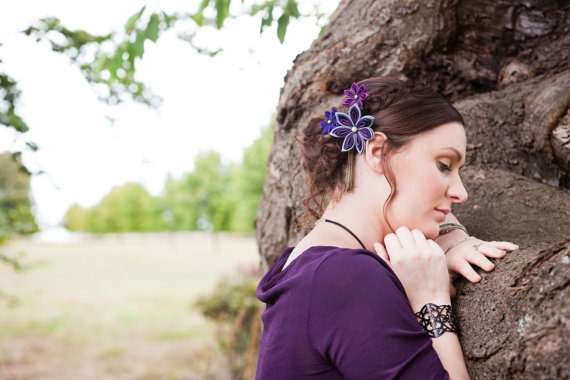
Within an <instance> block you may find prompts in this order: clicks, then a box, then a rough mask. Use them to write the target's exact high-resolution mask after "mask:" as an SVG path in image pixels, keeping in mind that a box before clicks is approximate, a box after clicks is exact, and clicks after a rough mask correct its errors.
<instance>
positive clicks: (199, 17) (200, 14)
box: [192, 0, 210, 26]
mask: <svg viewBox="0 0 570 380" xmlns="http://www.w3.org/2000/svg"><path fill="white" fill-rule="evenodd" d="M209 4H210V0H202V2H201V3H200V7H198V10H197V11H196V13H195V14H193V15H192V20H194V22H195V23H196V24H197V25H198V26H203V25H204V9H206V7H207V6H208V5H209Z"/></svg>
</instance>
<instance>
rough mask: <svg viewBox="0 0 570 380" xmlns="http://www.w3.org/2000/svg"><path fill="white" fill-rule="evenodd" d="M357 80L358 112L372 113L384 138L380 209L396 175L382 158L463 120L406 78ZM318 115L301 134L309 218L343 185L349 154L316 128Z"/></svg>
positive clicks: (393, 187) (319, 212)
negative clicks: (384, 186)
mask: <svg viewBox="0 0 570 380" xmlns="http://www.w3.org/2000/svg"><path fill="white" fill-rule="evenodd" d="M359 84H360V85H362V84H365V85H366V92H367V93H368V98H367V99H366V100H365V101H364V106H363V109H362V114H363V115H372V116H374V125H373V126H372V129H374V131H379V132H383V133H384V134H385V135H386V136H387V138H388V139H387V143H386V144H385V145H384V149H383V152H382V153H383V154H382V157H383V161H384V170H385V173H386V179H387V180H388V183H389V184H390V187H391V192H390V195H389V197H388V199H387V200H386V203H385V204H384V215H386V210H387V207H388V205H389V204H390V202H391V201H392V199H393V198H394V196H395V195H396V181H395V177H394V173H393V171H392V168H391V167H390V164H389V162H388V160H387V158H388V157H389V156H390V155H391V154H392V153H393V152H396V151H397V150H398V149H401V148H403V147H405V146H406V145H407V144H409V143H410V142H411V141H412V139H413V138H414V137H416V136H418V135H419V134H421V133H424V132H427V131H430V130H432V129H434V128H436V127H438V126H440V125H443V124H447V123H451V122H458V123H460V124H461V125H464V124H465V123H464V121H463V117H462V116H461V114H460V113H459V112H458V111H457V110H456V109H455V107H453V106H452V105H451V104H450V103H449V102H448V101H447V100H445V99H444V98H443V97H442V96H441V95H439V94H437V93H436V92H434V91H432V90H430V89H428V88H427V87H425V86H421V85H417V84H415V83H414V82H412V81H401V80H398V79H394V78H370V79H366V80H363V81H362V82H360V83H359ZM323 119H324V118H323V117H321V118H313V119H311V120H310V121H309V124H308V125H307V126H306V127H305V129H304V130H303V131H302V135H301V154H302V157H303V169H304V171H305V174H306V176H307V179H308V185H309V193H308V195H307V197H306V198H305V200H304V202H303V204H304V205H305V207H307V209H308V211H309V212H310V213H311V215H312V216H314V217H315V218H320V216H321V215H322V213H323V211H324V202H326V200H327V198H328V197H329V196H331V195H333V194H338V193H337V192H336V191H337V190H340V189H343V188H344V186H345V181H346V170H347V161H348V160H347V157H348V154H353V152H350V153H346V152H342V151H341V148H342V141H343V139H339V138H335V137H333V136H330V135H328V134H322V133H321V127H320V124H319V123H320V122H321V121H322V120H323Z"/></svg>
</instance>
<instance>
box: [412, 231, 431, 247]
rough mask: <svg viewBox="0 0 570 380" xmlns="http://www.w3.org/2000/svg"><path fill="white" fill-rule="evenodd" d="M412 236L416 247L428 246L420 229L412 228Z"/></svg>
mask: <svg viewBox="0 0 570 380" xmlns="http://www.w3.org/2000/svg"><path fill="white" fill-rule="evenodd" d="M412 237H413V238H414V241H415V243H416V245H417V246H418V247H421V248H424V249H425V248H429V245H428V243H427V240H426V237H425V235H424V234H423V233H422V232H421V231H420V230H412Z"/></svg>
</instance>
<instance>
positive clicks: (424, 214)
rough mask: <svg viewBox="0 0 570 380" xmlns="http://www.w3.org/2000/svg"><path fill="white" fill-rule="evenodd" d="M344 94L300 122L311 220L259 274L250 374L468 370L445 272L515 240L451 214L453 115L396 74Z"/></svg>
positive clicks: (459, 138) (352, 375)
mask: <svg viewBox="0 0 570 380" xmlns="http://www.w3.org/2000/svg"><path fill="white" fill-rule="evenodd" d="M345 94H346V96H347V97H346V99H345V100H344V102H343V105H344V106H346V107H347V108H348V111H347V112H346V113H345V112H340V111H339V110H337V109H336V108H333V109H331V110H330V111H326V112H325V119H324V120H322V119H313V120H311V122H310V123H309V125H308V126H307V127H306V128H305V130H304V131H303V136H302V139H301V140H302V147H301V149H302V154H303V167H304V170H305V174H306V176H307V179H308V183H309V195H308V198H307V199H306V202H305V205H306V206H307V207H308V208H309V210H310V211H311V213H312V214H313V215H314V216H316V217H317V218H320V219H319V221H318V222H317V223H316V224H315V227H314V228H313V229H312V230H311V231H310V232H309V233H308V234H307V235H306V236H305V237H304V238H303V239H302V240H301V241H300V242H299V243H298V244H297V245H296V246H295V247H294V248H293V247H292V248H288V249H286V250H285V252H284V253H283V254H282V256H281V257H280V258H279V259H278V260H277V261H276V263H275V264H274V265H273V267H272V268H271V269H270V270H269V271H268V273H267V274H266V275H265V276H264V277H263V279H262V280H261V282H260V284H259V287H258V290H257V295H258V298H259V299H260V300H261V301H263V302H265V303H266V304H267V308H266V310H265V312H264V314H263V326H264V330H263V335H262V338H261V349H260V354H259V360H258V368H257V378H258V379H313V378H314V379H389V378H398V379H427V378H437V379H440V378H448V375H449V376H450V377H452V378H469V375H468V373H467V369H466V367H465V362H464V359H463V355H462V352H461V347H460V345H459V340H458V338H457V332H456V327H455V323H454V321H453V318H452V310H451V306H450V305H451V302H450V283H449V278H450V273H451V275H455V274H457V273H461V274H463V275H465V276H466V277H467V278H468V279H469V280H471V281H474V282H475V281H478V279H479V278H478V275H477V274H476V273H475V272H474V271H473V269H472V268H471V265H470V263H471V264H475V265H478V266H481V267H482V268H483V269H485V270H491V269H492V263H491V262H490V261H489V260H488V259H487V258H486V257H485V255H487V256H490V257H502V256H503V255H504V254H505V250H507V249H516V246H515V245H513V244H510V243H506V242H491V243H485V244H484V245H482V243H483V242H481V241H479V240H476V239H474V238H471V237H468V236H467V234H466V231H465V229H464V228H463V226H461V225H460V224H459V223H457V220H456V219H454V218H453V216H452V215H451V206H452V204H454V203H461V202H464V201H465V200H466V199H467V192H466V190H465V188H464V187H463V184H462V182H461V179H460V177H459V169H460V168H461V167H462V165H463V164H464V162H465V152H466V138H465V131H464V129H463V124H464V122H463V118H462V117H461V115H460V114H459V113H458V112H457V110H456V109H455V108H454V107H453V106H452V105H451V104H449V103H448V102H447V101H446V100H444V99H443V98H442V97H441V96H439V95H437V94H435V93H433V92H432V91H430V90H428V89H425V88H422V87H417V86H415V85H414V84H413V83H410V82H402V81H399V80H396V79H389V78H372V79H368V80H365V81H363V82H361V83H360V84H353V85H352V88H351V89H350V90H346V91H345ZM324 199H327V200H330V201H329V203H328V204H326V205H323V200H324ZM323 206H326V207H323ZM440 226H443V227H444V229H443V230H442V231H441V233H440ZM450 230H451V232H449V231H450ZM436 238H438V241H439V242H440V244H442V247H440V246H439V245H438V244H437V243H435V242H434V240H433V239H436ZM443 250H447V254H448V255H449V256H448V258H449V263H446V256H445V255H444V252H443ZM448 266H449V268H448Z"/></svg>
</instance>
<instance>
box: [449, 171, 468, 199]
mask: <svg viewBox="0 0 570 380" xmlns="http://www.w3.org/2000/svg"><path fill="white" fill-rule="evenodd" d="M447 193H448V196H449V197H450V198H451V200H452V202H453V203H463V202H465V201H466V200H467V197H468V195H467V190H466V189H465V186H463V181H461V177H459V174H456V175H455V176H454V177H453V181H452V182H451V183H450V185H449V188H448V189H447Z"/></svg>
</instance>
